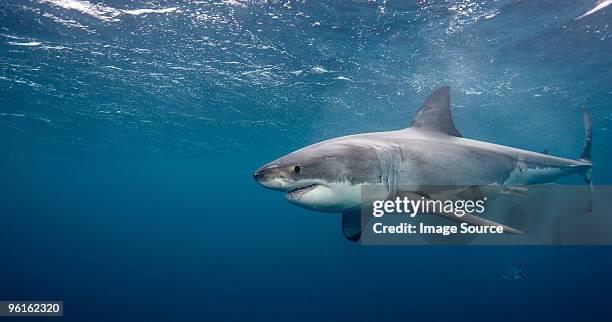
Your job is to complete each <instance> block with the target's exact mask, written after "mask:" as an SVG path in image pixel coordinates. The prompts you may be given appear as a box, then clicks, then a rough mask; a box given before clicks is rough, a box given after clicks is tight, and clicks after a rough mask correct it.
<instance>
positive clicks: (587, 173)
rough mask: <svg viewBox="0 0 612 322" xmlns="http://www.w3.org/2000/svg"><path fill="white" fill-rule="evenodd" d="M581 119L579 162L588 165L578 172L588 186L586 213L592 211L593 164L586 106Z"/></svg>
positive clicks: (590, 131) (591, 140)
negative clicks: (582, 128)
mask: <svg viewBox="0 0 612 322" xmlns="http://www.w3.org/2000/svg"><path fill="white" fill-rule="evenodd" d="M581 109H582V119H583V122H584V145H583V146H582V154H581V155H580V161H584V162H587V163H588V164H589V165H587V166H585V167H584V170H583V171H581V172H580V175H581V176H582V179H584V182H586V183H587V184H588V185H589V205H588V209H587V212H591V211H592V210H593V162H592V161H591V146H592V144H593V131H592V130H591V127H592V125H593V123H592V122H591V116H590V115H589V111H588V110H587V109H586V106H584V105H583V106H582V107H581Z"/></svg>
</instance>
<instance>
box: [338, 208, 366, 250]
mask: <svg viewBox="0 0 612 322" xmlns="http://www.w3.org/2000/svg"><path fill="white" fill-rule="evenodd" d="M342 233H343V234H344V237H346V239H348V240H350V241H352V242H358V241H359V239H360V238H361V209H356V210H350V211H347V212H344V213H343V214H342Z"/></svg>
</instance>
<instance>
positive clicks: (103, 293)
mask: <svg viewBox="0 0 612 322" xmlns="http://www.w3.org/2000/svg"><path fill="white" fill-rule="evenodd" d="M595 2H596V1H595V0H589V1H573V0H558V1H557V0H555V1H552V0H551V1H535V0H531V1H529V0H525V1H519V0H514V1H468V0H465V1H351V2H347V1H333V2H332V1H329V2H325V3H319V2H316V1H305V3H303V2H301V1H300V2H295V1H280V2H278V3H277V2H271V3H270V2H268V3H259V2H256V1H240V0H235V1H217V2H209V1H201V2H197V3H196V2H175V1H172V2H169V1H148V2H136V1H134V2H127V1H118V0H115V1H103V2H101V3H97V2H96V4H93V3H94V2H91V3H90V2H86V1H83V0H71V1H61V0H48V1H43V0H41V1H19V0H3V1H2V2H1V3H0V148H1V149H0V254H1V258H2V261H1V263H2V265H1V266H0V299H2V300H5V299H6V300H8V299H15V300H45V299H47V300H64V301H65V317H64V318H65V319H66V320H72V321H97V320H99V321H109V320H121V321H137V320H140V321H157V320H159V321H190V320H204V321H215V320H225V321H227V320H247V319H248V320H280V321H287V320H304V321H321V320H323V321H326V320H337V321H338V320H357V321H372V320H376V321H378V320H380V321H383V320H408V321H421V320H438V321H448V320H450V319H454V320H470V321H476V320H486V321H498V320H513V321H516V320H524V319H534V320H535V319H539V320H557V321H565V320H567V321H576V320H582V319H587V320H603V321H607V320H609V316H610V314H611V313H612V306H611V305H610V301H609V299H610V297H612V275H611V274H610V271H611V270H612V249H610V248H609V247H433V246H432V247H362V246H359V245H358V244H352V243H349V242H347V241H346V240H345V239H344V237H343V236H342V234H341V232H340V228H339V223H340V218H339V216H337V215H329V214H318V213H314V212H309V211H307V210H303V209H300V208H296V207H293V206H291V205H290V204H288V203H287V202H286V201H284V200H283V198H282V196H280V195H279V194H277V193H274V192H272V191H269V190H265V189H262V188H261V187H259V186H257V185H256V183H255V182H254V181H253V180H252V178H251V174H252V172H253V170H254V169H256V168H257V167H258V166H260V165H262V164H263V163H265V162H268V161H270V160H272V159H275V158H276V157H278V156H280V155H283V154H286V153H288V152H290V151H292V150H295V149H297V148H300V147H302V146H304V145H307V144H310V143H314V142H317V141H321V140H324V139H328V138H332V137H336V136H340V135H346V134H351V133H357V132H367V131H381V130H393V129H399V128H402V127H405V126H406V125H407V124H408V123H409V121H410V119H411V117H412V115H413V113H414V112H415V111H416V109H417V108H418V107H419V106H420V104H421V103H422V101H423V100H424V98H425V97H426V96H427V95H428V94H429V93H430V92H431V91H432V90H433V89H435V88H436V87H438V86H440V85H444V84H449V85H451V86H452V105H453V111H454V116H455V122H456V124H457V127H458V128H459V130H460V131H461V132H462V133H463V135H464V136H466V137H469V138H474V139H479V140H484V141H492V142H496V143H501V144H505V145H511V146H516V147H520V148H524V149H529V150H535V151H540V150H543V149H549V150H550V153H551V154H554V155H559V156H565V157H570V158H575V157H576V156H577V155H579V153H580V150H581V145H582V140H583V137H582V131H583V130H582V123H581V114H580V112H579V107H580V105H583V104H585V105H587V106H588V108H589V110H590V111H591V114H592V117H593V123H594V126H593V129H594V150H593V163H594V164H595V168H594V180H595V182H597V183H599V184H606V183H610V182H612V167H611V166H610V158H611V157H612V154H611V153H610V152H609V150H608V147H609V146H610V145H611V144H612V139H611V136H610V134H609V131H610V129H612V109H611V108H610V101H611V99H612V68H611V66H612V27H611V26H610V25H612V16H611V15H612V6H608V7H605V6H604V7H602V9H601V10H596V11H594V12H592V13H590V14H587V15H585V14H586V13H589V11H590V10H591V9H592V8H594V7H596V3H595ZM141 9H150V10H148V11H147V10H141ZM581 16H582V17H581ZM579 17H580V18H579ZM569 180H572V179H569ZM519 262H524V267H525V268H524V270H525V274H526V275H527V279H525V280H521V281H517V282H516V283H508V282H507V281H506V280H504V279H503V278H501V275H503V274H505V273H506V271H507V270H508V268H509V267H511V266H512V265H516V264H517V263H519Z"/></svg>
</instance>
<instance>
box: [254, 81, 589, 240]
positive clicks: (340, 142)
mask: <svg viewBox="0 0 612 322" xmlns="http://www.w3.org/2000/svg"><path fill="white" fill-rule="evenodd" d="M582 111H583V120H584V127H585V141H584V146H583V151H582V154H581V155H580V157H579V158H578V159H576V160H572V159H566V158H562V157H557V156H552V155H548V154H547V153H537V152H531V151H526V150H521V149H517V148H513V147H508V146H503V145H498V144H493V143H488V142H483V141H477V140H471V139H466V138H464V137H463V136H462V135H461V134H460V133H459V131H458V130H457V129H456V128H455V125H454V123H453V119H452V115H451V109H450V87H448V86H444V87H441V88H439V89H437V90H436V91H435V92H433V93H432V94H431V95H430V96H429V97H428V98H427V99H426V101H425V103H424V104H423V105H422V106H421V108H420V109H419V110H418V112H417V113H416V115H415V116H414V118H413V120H412V122H411V123H410V125H409V126H408V127H407V128H405V129H401V130H396V131H388V132H374V133H362V134H355V135H348V136H343V137H338V138H334V139H330V140H326V141H323V142H319V143H316V144H313V145H309V146H306V147H304V148H302V149H299V150H297V151H295V152H292V153H289V154H287V155H285V156H283V157H281V158H279V159H277V160H274V161H272V162H270V163H268V164H266V165H264V166H262V167H260V168H259V169H257V171H255V173H254V174H253V177H254V178H255V180H256V181H257V182H258V183H259V184H261V185H262V186H264V187H266V188H269V189H272V190H278V191H281V192H283V193H284V196H285V198H286V199H287V200H288V201H289V202H290V203H292V204H294V205H296V206H299V207H303V208H306V209H310V210H314V211H319V212H328V213H342V231H343V233H344V235H345V237H346V238H347V239H349V240H351V241H358V240H359V238H360V236H361V225H360V220H361V217H360V209H361V207H363V206H365V204H366V203H367V202H368V200H365V199H364V198H363V197H362V188H363V187H364V186H365V185H369V186H378V187H381V189H383V190H384V191H382V194H383V195H384V196H385V197H387V198H391V197H393V196H395V195H396V194H397V193H398V191H397V190H398V189H399V188H398V187H413V189H415V192H416V193H417V194H418V195H421V196H426V195H427V194H426V193H420V192H423V191H420V192H419V191H418V190H419V187H422V189H423V190H425V189H428V188H429V187H433V186H457V187H474V186H477V187H498V188H499V189H497V190H496V191H505V190H509V191H511V189H513V187H523V186H526V185H532V184H541V183H549V182H554V181H555V180H556V179H558V178H560V177H564V176H567V175H571V174H579V175H581V176H582V177H583V179H584V180H585V182H587V183H588V184H591V171H592V166H593V165H592V162H591V145H592V138H591V137H592V135H591V119H590V117H589V114H588V112H587V111H586V109H585V108H583V109H582ZM450 219H453V220H456V221H462V222H467V223H469V224H472V225H491V224H497V223H495V222H492V221H490V220H487V219H484V218H481V217H476V216H471V215H466V216H463V217H461V218H459V217H455V218H450ZM499 225H501V226H503V228H504V232H506V233H520V231H519V230H517V229H515V228H512V227H508V226H505V225H503V224H499Z"/></svg>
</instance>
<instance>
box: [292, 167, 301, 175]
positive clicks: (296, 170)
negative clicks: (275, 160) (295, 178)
mask: <svg viewBox="0 0 612 322" xmlns="http://www.w3.org/2000/svg"><path fill="white" fill-rule="evenodd" d="M300 171H302V168H300V166H299V165H296V166H295V167H293V172H295V173H300Z"/></svg>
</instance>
